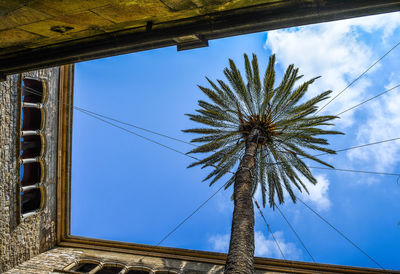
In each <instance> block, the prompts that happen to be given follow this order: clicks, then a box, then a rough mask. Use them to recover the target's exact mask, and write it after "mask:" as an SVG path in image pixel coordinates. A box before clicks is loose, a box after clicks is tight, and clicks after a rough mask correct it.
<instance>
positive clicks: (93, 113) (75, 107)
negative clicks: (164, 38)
mask: <svg viewBox="0 0 400 274" xmlns="http://www.w3.org/2000/svg"><path fill="white" fill-rule="evenodd" d="M399 86H400V84H399V85H396V86H394V87H392V88H390V89H388V90H386V91H384V92H382V93H380V94H378V95H376V96H374V97H371V98H369V99H367V100H365V101H363V102H361V103H359V104H357V105H355V106H353V107H351V108H349V109H346V110H344V111H342V112H341V113H345V112H347V111H349V110H351V109H354V108H355V107H358V106H360V105H362V104H364V103H366V102H368V101H370V100H372V99H374V98H376V97H379V96H381V95H383V94H384V93H387V92H389V91H391V90H393V89H395V88H397V87H399ZM24 88H25V89H29V91H28V92H30V93H33V94H36V95H39V96H41V94H40V93H38V92H37V91H36V90H34V89H32V88H29V87H24ZM65 105H69V106H71V105H70V104H66V103H65ZM72 107H73V108H74V109H76V110H78V111H80V112H86V113H88V114H89V113H90V114H92V115H90V116H92V117H94V116H93V115H95V116H100V117H103V118H105V119H109V120H112V121H115V122H117V123H120V124H124V125H128V126H131V127H134V128H137V129H140V130H143V131H146V132H149V133H152V134H155V135H158V136H161V137H165V138H168V139H171V140H175V141H178V142H181V143H184V144H188V145H191V146H195V147H198V145H196V144H193V143H190V142H186V141H184V140H181V139H178V138H174V137H171V136H168V135H165V134H162V133H159V132H156V131H154V130H149V129H146V128H143V127H139V126H137V125H134V124H131V123H127V122H123V121H120V120H117V119H115V118H112V117H109V116H106V115H103V114H99V113H96V112H93V111H90V110H87V109H84V108H80V107H77V106H73V105H72ZM339 114H340V113H339ZM339 114H337V115H339ZM99 120H101V121H104V120H103V119H99ZM115 126H116V127H118V126H117V125H115ZM119 128H120V127H119ZM124 130H125V131H128V132H129V130H126V129H124ZM131 133H132V132H131ZM133 134H135V135H137V136H139V137H143V138H145V139H146V140H148V141H150V139H149V138H147V137H144V136H142V135H140V134H137V133H133ZM396 139H398V138H396ZM391 140H393V139H391ZM391 140H386V141H391ZM151 142H153V141H151ZM382 142H385V141H382ZM155 143H156V144H159V145H161V146H163V147H168V146H165V145H163V144H161V143H159V142H155ZM372 144H376V143H372ZM366 145H371V144H366ZM366 145H363V146H366ZM168 148H169V149H172V150H174V151H176V152H178V153H180V154H185V155H186V156H189V157H191V158H192V159H195V160H197V161H198V160H200V159H199V158H196V157H193V156H190V155H188V154H186V153H184V152H181V151H177V150H176V149H174V148H171V147H168ZM353 148H357V147H352V148H348V149H343V150H337V151H336V152H340V151H344V150H349V149H353ZM325 154H328V153H322V154H317V155H313V156H321V155H325ZM302 159H304V158H302ZM270 164H281V162H277V163H270ZM214 167H215V166H214ZM312 168H319V169H321V168H320V167H312ZM324 169H330V170H332V169H331V168H324ZM335 170H337V171H349V172H350V170H345V169H338V168H335ZM352 172H360V173H371V174H381V175H395V176H400V175H398V174H394V173H382V172H373V171H369V172H367V171H356V170H353V171H352Z"/></svg>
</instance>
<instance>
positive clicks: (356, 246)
mask: <svg viewBox="0 0 400 274" xmlns="http://www.w3.org/2000/svg"><path fill="white" fill-rule="evenodd" d="M296 198H297V200H299V201H300V202H301V203H302V204H303V205H304V206H306V207H307V208H308V209H309V210H311V212H313V213H314V214H315V215H317V216H318V217H319V218H320V219H321V220H322V221H324V222H325V223H326V224H327V225H329V226H330V227H331V228H332V229H333V230H335V231H336V232H337V233H338V234H339V235H340V236H342V237H343V238H344V239H346V240H347V241H348V242H349V243H350V244H351V245H353V246H354V247H355V248H357V249H358V250H359V251H360V252H361V253H363V254H364V255H365V256H367V257H368V258H369V259H370V260H371V261H373V262H374V263H375V264H376V265H377V266H379V267H380V268H381V269H383V270H385V269H384V268H383V266H382V265H380V264H379V263H378V262H377V261H375V260H374V259H373V258H372V257H371V256H369V255H368V254H367V253H366V252H365V251H364V250H362V249H361V248H360V247H359V246H358V245H357V244H355V243H354V242H353V241H352V240H350V239H349V238H348V237H347V236H346V235H344V234H343V233H342V232H341V231H340V230H339V229H337V228H336V227H335V226H334V225H332V224H331V223H330V222H328V221H327V220H326V219H325V218H324V217H322V216H321V215H320V214H319V213H318V212H316V211H315V210H314V209H313V208H312V207H310V206H309V205H308V204H307V203H305V202H304V201H303V200H302V199H300V198H299V197H298V196H296Z"/></svg>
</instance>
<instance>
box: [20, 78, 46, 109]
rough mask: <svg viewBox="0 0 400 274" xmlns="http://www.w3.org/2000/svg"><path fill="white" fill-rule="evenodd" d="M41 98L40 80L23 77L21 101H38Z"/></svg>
mask: <svg viewBox="0 0 400 274" xmlns="http://www.w3.org/2000/svg"><path fill="white" fill-rule="evenodd" d="M42 100H43V83H42V81H39V80H35V79H29V78H25V79H24V81H23V86H22V101H23V102H27V103H40V102H42Z"/></svg>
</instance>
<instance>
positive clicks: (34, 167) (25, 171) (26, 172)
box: [20, 162, 42, 186]
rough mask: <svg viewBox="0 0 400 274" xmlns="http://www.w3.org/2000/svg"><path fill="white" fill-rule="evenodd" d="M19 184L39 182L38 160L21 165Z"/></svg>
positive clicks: (40, 170) (25, 184)
mask: <svg viewBox="0 0 400 274" xmlns="http://www.w3.org/2000/svg"><path fill="white" fill-rule="evenodd" d="M20 173H21V175H20V176H21V177H22V179H21V185H22V186H29V185H34V184H36V183H39V182H40V178H41V175H42V174H41V173H42V169H41V166H40V163H39V162H34V163H28V164H23V165H21V169H20Z"/></svg>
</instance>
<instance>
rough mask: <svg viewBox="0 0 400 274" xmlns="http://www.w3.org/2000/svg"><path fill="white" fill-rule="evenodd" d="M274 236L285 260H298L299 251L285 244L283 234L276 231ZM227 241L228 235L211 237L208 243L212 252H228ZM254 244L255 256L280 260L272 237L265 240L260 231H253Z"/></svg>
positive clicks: (291, 245) (294, 246) (289, 244)
mask: <svg viewBox="0 0 400 274" xmlns="http://www.w3.org/2000/svg"><path fill="white" fill-rule="evenodd" d="M274 236H275V238H276V240H277V242H278V244H279V247H280V248H281V250H282V252H283V254H284V255H285V257H286V258H287V259H291V260H296V259H299V258H300V256H301V250H299V249H298V248H297V247H296V245H295V244H293V243H290V242H286V241H285V240H284V238H283V232H281V231H276V232H274ZM229 239H230V235H229V234H222V235H213V236H211V237H210V238H209V242H210V243H211V245H212V249H213V250H214V251H217V252H228V249H229ZM254 242H255V256H261V257H271V258H282V256H281V253H280V251H279V249H278V247H277V245H276V243H275V241H274V239H273V237H272V235H269V236H268V238H266V237H265V236H264V234H263V233H262V232H261V231H255V233H254Z"/></svg>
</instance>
